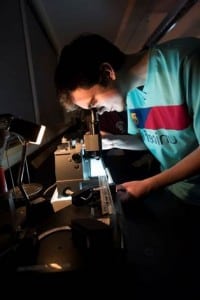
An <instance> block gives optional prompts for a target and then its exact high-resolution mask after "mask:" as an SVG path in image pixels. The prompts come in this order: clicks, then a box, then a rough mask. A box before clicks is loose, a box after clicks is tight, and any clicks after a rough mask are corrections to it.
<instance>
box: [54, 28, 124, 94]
mask: <svg viewBox="0 0 200 300" xmlns="http://www.w3.org/2000/svg"><path fill="white" fill-rule="evenodd" d="M124 59H125V54H124V53H123V52H122V51H120V50H119V49H118V48H117V47H116V46H115V45H114V44H112V43H111V42H110V41H108V40H107V39H105V38H103V37H101V36H100V35H98V34H92V33H86V34H81V35H80V36H78V37H77V38H76V39H74V40H73V41H72V42H71V43H70V44H68V45H66V46H65V47H64V48H63V50H62V52H61V55H60V58H59V62H58V65H57V68H56V71H55V84H56V88H57V92H58V93H62V92H65V93H66V94H67V93H68V92H70V91H73V90H74V89H76V88H77V87H86V88H89V87H91V86H93V85H94V84H97V83H99V79H100V67H101V65H102V63H105V62H107V63H110V64H111V66H112V67H113V69H114V70H115V71H117V70H119V68H120V67H121V66H122V64H123V62H124Z"/></svg>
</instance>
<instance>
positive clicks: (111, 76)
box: [100, 63, 116, 80]
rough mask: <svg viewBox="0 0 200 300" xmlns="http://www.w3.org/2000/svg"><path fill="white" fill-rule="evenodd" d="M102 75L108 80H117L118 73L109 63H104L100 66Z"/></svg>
mask: <svg viewBox="0 0 200 300" xmlns="http://www.w3.org/2000/svg"><path fill="white" fill-rule="evenodd" d="M100 72H101V76H102V77H103V78H104V79H107V80H116V74H115V71H114V70H113V68H112V66H111V65H110V64H109V63H103V64H101V67H100Z"/></svg>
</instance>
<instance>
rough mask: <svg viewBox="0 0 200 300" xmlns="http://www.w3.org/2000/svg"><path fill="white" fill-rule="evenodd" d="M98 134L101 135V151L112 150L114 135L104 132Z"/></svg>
mask: <svg viewBox="0 0 200 300" xmlns="http://www.w3.org/2000/svg"><path fill="white" fill-rule="evenodd" d="M100 134H101V142H102V149H103V150H109V149H112V148H114V145H113V138H114V135H113V134H112V133H109V132H105V131H100Z"/></svg>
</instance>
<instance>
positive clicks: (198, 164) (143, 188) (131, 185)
mask: <svg viewBox="0 0 200 300" xmlns="http://www.w3.org/2000/svg"><path fill="white" fill-rule="evenodd" d="M199 172H200V147H198V148H197V149H196V150H194V151H193V152H192V153H190V154H189V155H187V156H186V157H185V158H184V159H182V160H181V161H180V162H178V163H177V164H176V165H174V166H173V167H171V168H170V169H167V170H165V171H163V172H161V173H159V174H157V175H154V176H152V177H149V178H146V179H144V180H139V181H130V182H125V183H123V184H120V185H118V186H117V191H120V190H124V191H126V192H128V193H129V194H131V195H132V196H133V197H134V198H140V197H143V196H145V195H147V194H148V193H149V192H151V191H155V190H158V189H159V188H162V187H165V186H168V185H170V184H173V183H176V182H178V181H181V180H184V179H186V178H189V177H191V176H193V175H196V174H197V173H199ZM125 200H126V199H125Z"/></svg>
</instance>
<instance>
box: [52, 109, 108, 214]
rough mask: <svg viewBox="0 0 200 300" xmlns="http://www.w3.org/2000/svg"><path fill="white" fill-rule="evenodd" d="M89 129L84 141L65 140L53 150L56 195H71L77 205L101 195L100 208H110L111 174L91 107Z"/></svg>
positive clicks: (96, 114) (95, 113)
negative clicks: (105, 161)
mask: <svg viewBox="0 0 200 300" xmlns="http://www.w3.org/2000/svg"><path fill="white" fill-rule="evenodd" d="M88 127H89V132H88V133H86V134H84V136H83V140H81V141H76V140H66V139H62V143H61V144H60V145H58V147H57V150H56V151H55V152H54V157H55V175H56V185H57V191H58V197H59V196H60V197H63V196H71V197H72V203H73V199H74V200H76V204H77V205H81V204H83V203H88V202H89V201H90V199H92V198H94V197H96V194H97V193H99V194H100V198H101V203H102V211H103V213H106V212H107V213H108V212H109V211H112V205H110V204H108V203H111V202H112V201H111V198H112V196H111V194H110V188H109V186H110V185H113V181H112V178H111V175H110V173H109V171H108V170H107V168H106V167H105V165H104V162H103V159H102V155H101V153H102V147H101V136H100V131H99V117H98V113H97V111H96V109H91V111H90V120H89V126H88ZM93 196H94V197H93Z"/></svg>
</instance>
